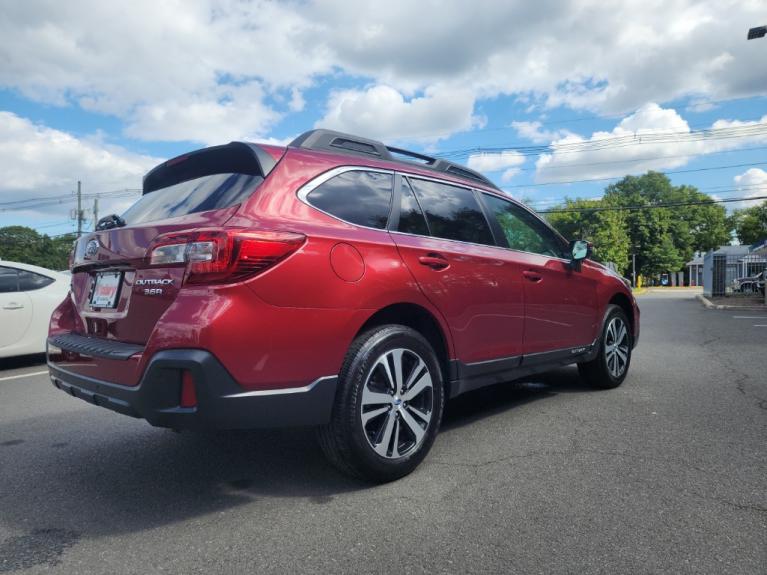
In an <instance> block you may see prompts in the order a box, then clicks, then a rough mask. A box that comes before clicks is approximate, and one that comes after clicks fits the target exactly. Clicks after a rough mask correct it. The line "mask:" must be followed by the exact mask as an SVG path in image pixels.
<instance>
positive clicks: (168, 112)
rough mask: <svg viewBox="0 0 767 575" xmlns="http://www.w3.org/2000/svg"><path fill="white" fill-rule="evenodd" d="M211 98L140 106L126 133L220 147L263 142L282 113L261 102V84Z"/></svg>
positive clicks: (228, 90) (227, 88)
mask: <svg viewBox="0 0 767 575" xmlns="http://www.w3.org/2000/svg"><path fill="white" fill-rule="evenodd" d="M216 92H217V95H216V96H214V97H210V98H205V97H197V98H194V97H192V98H187V97H183V98H181V99H180V100H178V101H171V102H163V103H158V104H146V105H141V106H139V107H138V108H137V109H136V110H135V112H133V113H132V114H131V116H130V120H129V123H128V125H127V127H126V130H125V132H126V134H127V135H128V136H130V137H133V138H137V139H143V140H158V141H161V140H166V141H172V140H188V141H193V142H200V143H203V144H209V145H210V144H221V143H226V142H229V141H232V140H263V139H264V138H263V134H266V133H267V132H268V131H269V128H270V127H271V125H272V124H274V123H275V122H276V121H277V120H278V119H279V117H280V116H279V114H277V113H276V112H274V111H273V110H272V109H270V108H269V107H267V106H265V105H264V104H263V103H262V98H263V92H262V90H261V87H260V85H258V84H246V85H243V86H237V87H230V86H225V87H220V88H218V89H217V90H216Z"/></svg>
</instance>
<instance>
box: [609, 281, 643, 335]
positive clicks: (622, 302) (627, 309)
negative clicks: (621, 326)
mask: <svg viewBox="0 0 767 575" xmlns="http://www.w3.org/2000/svg"><path fill="white" fill-rule="evenodd" d="M607 303H608V304H613V305H617V306H618V307H619V308H621V309H622V310H623V313H625V314H626V317H627V318H628V320H629V327H631V337H632V338H633V337H634V334H635V333H636V331H635V327H636V325H635V322H636V318H635V317H634V306H632V305H631V300H629V298H628V296H627V295H626V294H624V293H620V292H618V293H616V294H613V296H612V297H611V298H610V301H609V302H607Z"/></svg>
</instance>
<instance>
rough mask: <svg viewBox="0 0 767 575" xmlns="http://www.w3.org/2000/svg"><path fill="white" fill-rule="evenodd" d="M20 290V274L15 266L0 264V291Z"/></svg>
mask: <svg viewBox="0 0 767 575" xmlns="http://www.w3.org/2000/svg"><path fill="white" fill-rule="evenodd" d="M15 291H19V274H18V273H17V272H16V270H15V269H14V268H7V267H5V266H0V293H10V292H15Z"/></svg>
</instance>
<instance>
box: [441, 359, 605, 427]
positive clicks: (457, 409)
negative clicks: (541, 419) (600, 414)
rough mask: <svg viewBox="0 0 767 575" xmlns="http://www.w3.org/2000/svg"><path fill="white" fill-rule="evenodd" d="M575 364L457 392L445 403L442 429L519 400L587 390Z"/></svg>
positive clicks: (501, 409)
mask: <svg viewBox="0 0 767 575" xmlns="http://www.w3.org/2000/svg"><path fill="white" fill-rule="evenodd" d="M592 391H594V389H593V388H592V387H590V386H589V385H588V384H586V383H585V382H583V381H582V380H581V378H580V376H579V375H578V369H577V368H576V367H575V366H572V367H564V368H560V369H556V370H554V371H550V372H546V373H542V374H538V375H532V376H528V377H525V378H523V379H521V380H518V381H512V382H508V383H499V384H497V385H493V386H490V387H485V388H482V389H478V390H476V391H472V392H470V393H466V394H464V395H461V396H459V397H457V398H455V399H453V400H451V401H449V402H448V403H447V406H446V410H445V415H444V417H443V419H442V429H443V430H445V431H447V430H450V429H455V428H457V427H461V426H463V425H470V424H472V423H474V422H476V421H479V420H481V419H484V418H486V417H489V416H491V415H496V414H499V413H502V412H504V411H508V410H510V409H514V408H516V407H519V406H521V405H523V404H526V403H530V402H531V401H536V400H539V399H545V398H547V397H552V396H554V395H557V394H560V393H589V392H592Z"/></svg>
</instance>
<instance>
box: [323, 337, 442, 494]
mask: <svg viewBox="0 0 767 575" xmlns="http://www.w3.org/2000/svg"><path fill="white" fill-rule="evenodd" d="M443 404H444V394H443V384H442V374H441V370H440V366H439V362H438V361H437V357H436V355H435V353H434V350H433V349H432V347H431V345H430V344H429V342H428V341H427V340H426V339H425V338H424V337H423V336H422V335H421V334H419V333H418V332H416V331H415V330H413V329H411V328H409V327H406V326H402V325H385V326H381V327H376V328H373V329H371V330H369V331H367V332H365V333H363V334H362V335H360V336H359V337H358V338H357V339H356V340H355V341H354V342H353V343H352V346H351V347H350V348H349V351H348V353H347V355H346V359H345V360H344V365H343V367H342V369H341V374H340V377H339V382H338V390H337V392H336V403H335V405H334V408H333V414H332V417H331V421H330V423H329V424H328V425H326V426H324V427H322V428H320V430H319V441H320V445H321V446H322V449H323V451H324V452H325V455H326V456H327V457H328V459H329V460H330V461H331V463H333V464H334V465H335V466H336V467H337V468H338V469H340V470H341V471H343V472H345V473H347V474H349V475H353V476H356V477H360V478H363V479H367V480H369V481H376V482H385V481H392V480H394V479H398V478H400V477H402V476H404V475H407V474H408V473H410V472H411V471H413V469H415V468H416V467H417V466H418V464H419V463H421V461H423V459H424V458H425V457H426V454H427V453H428V452H429V450H430V449H431V446H432V444H433V443H434V439H435V437H436V435H437V431H438V430H439V425H440V422H441V420H442V409H443Z"/></svg>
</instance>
